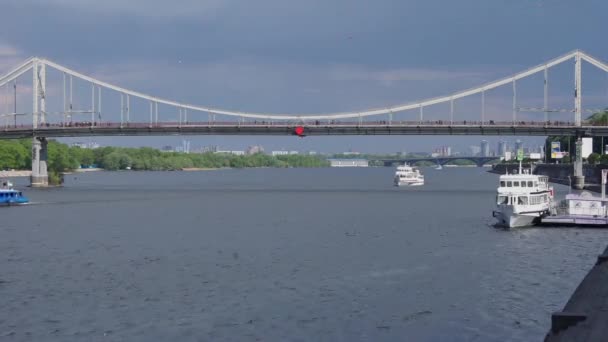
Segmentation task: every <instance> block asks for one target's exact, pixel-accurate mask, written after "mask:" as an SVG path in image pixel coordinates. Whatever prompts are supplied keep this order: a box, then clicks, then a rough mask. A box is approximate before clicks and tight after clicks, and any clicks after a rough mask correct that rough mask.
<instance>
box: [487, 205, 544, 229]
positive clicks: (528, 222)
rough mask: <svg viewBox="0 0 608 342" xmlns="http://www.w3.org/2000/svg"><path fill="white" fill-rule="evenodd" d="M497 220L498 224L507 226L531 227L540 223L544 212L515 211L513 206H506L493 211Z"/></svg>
mask: <svg viewBox="0 0 608 342" xmlns="http://www.w3.org/2000/svg"><path fill="white" fill-rule="evenodd" d="M492 216H494V217H495V218H496V220H497V225H499V226H503V227H507V228H521V227H530V226H534V225H536V224H538V223H540V219H541V217H542V213H539V212H532V213H514V212H513V210H512V209H511V208H504V209H503V210H497V211H493V212H492Z"/></svg>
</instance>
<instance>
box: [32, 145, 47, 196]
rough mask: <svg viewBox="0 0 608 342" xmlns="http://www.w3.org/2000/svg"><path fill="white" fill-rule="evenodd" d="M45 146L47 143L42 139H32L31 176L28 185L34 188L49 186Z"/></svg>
mask: <svg viewBox="0 0 608 342" xmlns="http://www.w3.org/2000/svg"><path fill="white" fill-rule="evenodd" d="M47 145H48V142H47V140H46V138H44V137H34V139H33V140H32V176H31V178H30V183H31V186H32V187H34V188H43V187H47V186H49V173H48V169H47V160H48V150H47Z"/></svg>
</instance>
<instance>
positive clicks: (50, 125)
mask: <svg viewBox="0 0 608 342" xmlns="http://www.w3.org/2000/svg"><path fill="white" fill-rule="evenodd" d="M296 126H303V127H326V128H334V127H335V128H339V127H476V128H477V127H493V126H494V127H517V128H521V127H576V126H575V124H574V122H570V121H547V122H542V121H517V122H510V121H504V122H503V121H489V122H480V121H469V120H463V121H453V122H448V121H441V120H438V121H422V122H421V121H392V122H390V123H389V122H388V121H363V122H359V121H336V120H331V121H329V122H327V121H325V122H321V121H315V122H297V121H281V122H279V121H274V122H273V121H263V120H261V121H246V122H235V121H194V122H190V121H186V122H178V121H173V122H171V121H167V122H152V123H150V122H123V123H120V122H100V121H95V122H87V121H74V122H47V123H42V124H38V127H37V128H36V129H37V130H45V129H56V128H64V129H70V128H91V129H107V128H118V129H120V128H163V127H171V128H175V127H296ZM583 126H608V123H589V124H584V125H583ZM2 129H3V130H5V131H12V130H32V129H33V125H27V124H17V125H11V124H6V125H5V126H3V127H2Z"/></svg>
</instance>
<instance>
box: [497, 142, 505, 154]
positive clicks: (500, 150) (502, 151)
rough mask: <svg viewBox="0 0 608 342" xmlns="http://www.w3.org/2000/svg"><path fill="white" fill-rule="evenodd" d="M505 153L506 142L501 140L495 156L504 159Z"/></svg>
mask: <svg viewBox="0 0 608 342" xmlns="http://www.w3.org/2000/svg"><path fill="white" fill-rule="evenodd" d="M505 152H507V142H506V141H502V140H501V141H499V142H498V148H497V149H496V155H497V156H499V157H504V156H505Z"/></svg>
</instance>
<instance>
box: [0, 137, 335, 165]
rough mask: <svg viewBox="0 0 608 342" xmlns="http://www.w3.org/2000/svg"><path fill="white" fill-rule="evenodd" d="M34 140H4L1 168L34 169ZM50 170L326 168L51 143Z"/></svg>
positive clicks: (308, 161) (289, 160)
mask: <svg viewBox="0 0 608 342" xmlns="http://www.w3.org/2000/svg"><path fill="white" fill-rule="evenodd" d="M31 151H32V142H31V139H21V140H1V141H0V169H2V170H9V169H15V170H27V169H31V156H32V152H31ZM47 163H48V169H49V172H51V173H61V172H66V171H70V170H74V169H77V168H80V167H92V166H94V167H100V168H103V169H106V170H124V169H132V170H153V171H164V170H181V169H185V168H222V167H230V168H245V167H326V166H329V162H328V161H327V160H325V159H324V158H321V157H318V156H311V155H284V156H269V155H266V154H262V153H258V154H252V155H233V154H223V153H211V152H209V153H203V154H185V153H175V152H161V151H160V150H157V149H154V148H150V147H140V148H125V147H102V148H96V149H85V148H80V147H77V146H68V145H66V144H62V143H60V142H57V141H54V140H50V141H49V142H48V160H47Z"/></svg>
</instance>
